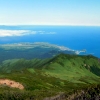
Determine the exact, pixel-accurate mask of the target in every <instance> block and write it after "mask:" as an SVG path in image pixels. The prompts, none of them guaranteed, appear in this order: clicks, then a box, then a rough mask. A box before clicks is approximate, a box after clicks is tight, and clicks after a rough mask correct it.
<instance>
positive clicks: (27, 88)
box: [0, 54, 100, 100]
mask: <svg viewBox="0 0 100 100" xmlns="http://www.w3.org/2000/svg"><path fill="white" fill-rule="evenodd" d="M0 78H1V79H10V80H14V81H16V82H19V83H20V84H22V85H23V86H24V90H18V89H14V88H10V87H5V86H1V87H0V89H1V90H0V95H2V96H4V95H3V93H5V94H6V98H8V97H9V98H11V97H12V98H16V96H17V94H18V95H19V94H20V95H19V97H18V99H15V100H19V98H24V100H31V99H29V98H30V97H31V98H34V99H32V100H36V99H38V100H44V98H47V97H52V96H53V98H56V97H58V96H59V95H60V96H61V95H63V96H64V98H69V97H70V96H71V94H73V93H74V97H76V94H78V95H77V97H78V96H79V95H81V94H80V93H81V91H92V90H91V89H92V88H98V91H99V92H98V93H97V92H96V91H97V89H94V90H93V91H95V92H96V93H97V96H98V95H99V93H100V88H99V84H100V62H99V60H98V58H96V57H94V56H92V55H87V56H82V55H80V56H79V55H68V54H60V55H58V56H55V57H53V58H49V59H32V60H26V59H12V60H5V61H3V62H2V63H1V65H0ZM2 90H3V92H2ZM8 90H9V91H10V92H9V96H8V92H7V91H8ZM75 93H76V94H75ZM58 94H59V95H58ZM84 95H85V96H86V97H87V98H90V96H91V95H90V94H88V95H89V97H88V95H86V94H84ZM27 98H28V99H27ZM5 100H6V99H5ZM45 100H46V99H45ZM47 100H48V99H47ZM50 100H54V99H50ZM62 100H63V99H62ZM65 100H66V99H65ZM68 100H72V99H68ZM73 100H75V99H73ZM76 100H77V99H76Z"/></svg>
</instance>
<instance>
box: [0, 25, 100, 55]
mask: <svg viewBox="0 0 100 100" xmlns="http://www.w3.org/2000/svg"><path fill="white" fill-rule="evenodd" d="M0 30H10V31H13V30H26V31H27V30H28V32H29V33H28V32H27V34H26V35H25V34H24V35H22V36H16V35H13V36H3V37H2V36H0V44H5V43H18V42H48V43H51V44H56V45H60V46H66V47H68V48H70V49H73V50H83V49H86V54H92V55H94V56H97V57H100V26H33V25H24V26H23V25H20V26H0Z"/></svg>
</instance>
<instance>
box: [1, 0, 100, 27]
mask: <svg viewBox="0 0 100 100" xmlns="http://www.w3.org/2000/svg"><path fill="white" fill-rule="evenodd" d="M0 25H84V26H100V0H0Z"/></svg>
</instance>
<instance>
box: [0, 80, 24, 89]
mask: <svg viewBox="0 0 100 100" xmlns="http://www.w3.org/2000/svg"><path fill="white" fill-rule="evenodd" d="M0 85H7V86H9V87H12V88H18V89H21V90H22V89H24V86H23V85H22V84H20V83H19V82H15V81H13V80H9V79H0Z"/></svg>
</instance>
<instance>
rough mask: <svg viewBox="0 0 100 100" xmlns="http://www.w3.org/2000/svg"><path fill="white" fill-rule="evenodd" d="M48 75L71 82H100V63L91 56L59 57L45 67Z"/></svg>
mask: <svg viewBox="0 0 100 100" xmlns="http://www.w3.org/2000/svg"><path fill="white" fill-rule="evenodd" d="M93 69H94V70H93ZM43 70H44V71H45V72H46V74H49V75H51V76H54V77H57V78H60V79H64V80H67V81H70V82H79V83H80V82H82V79H83V82H84V81H85V82H89V83H93V82H95V81H96V79H97V81H98V78H99V76H100V62H98V59H97V58H95V57H91V56H73V55H63V54H62V55H59V56H57V57H55V58H54V59H53V60H51V61H50V62H48V64H46V65H44V69H43Z"/></svg>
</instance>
